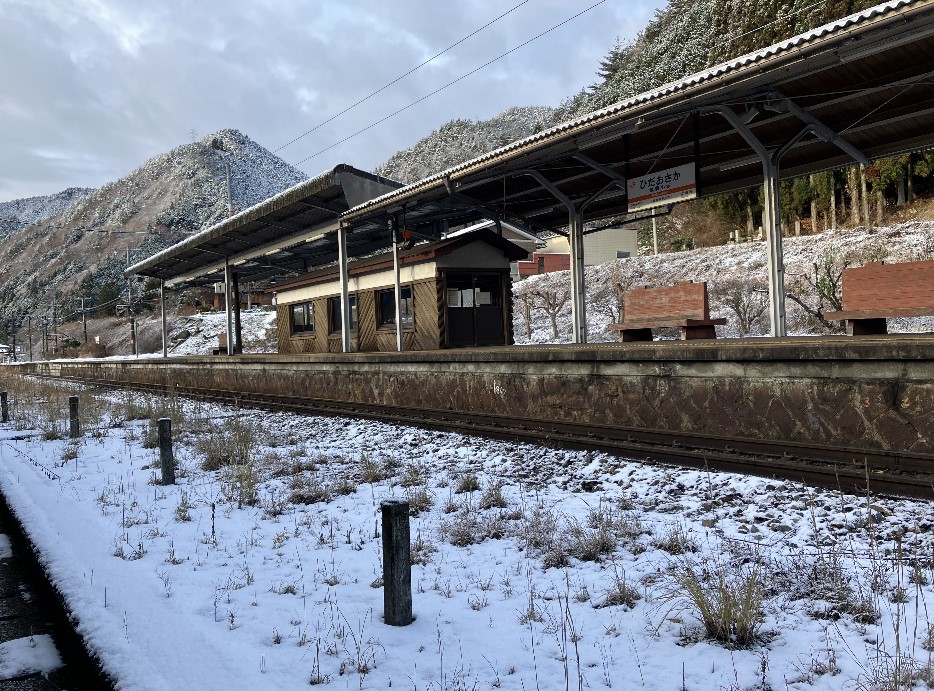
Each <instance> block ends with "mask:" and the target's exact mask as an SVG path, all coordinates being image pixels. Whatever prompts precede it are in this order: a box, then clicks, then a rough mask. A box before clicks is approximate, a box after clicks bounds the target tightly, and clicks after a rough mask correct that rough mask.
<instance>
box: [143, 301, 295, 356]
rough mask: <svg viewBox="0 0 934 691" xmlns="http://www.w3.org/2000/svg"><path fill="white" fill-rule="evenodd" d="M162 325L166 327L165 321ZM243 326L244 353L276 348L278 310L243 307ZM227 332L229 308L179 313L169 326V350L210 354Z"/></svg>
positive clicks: (178, 353)
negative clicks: (218, 310) (227, 310)
mask: <svg viewBox="0 0 934 691" xmlns="http://www.w3.org/2000/svg"><path fill="white" fill-rule="evenodd" d="M159 328H160V329H161V328H162V327H161V325H160V326H159ZM240 329H241V334H242V337H243V352H244V353H270V352H273V353H274V352H276V348H277V346H276V312H275V310H272V309H269V308H266V309H263V308H259V307H254V308H253V309H250V310H247V309H244V310H242V311H241V312H240ZM226 332H227V313H226V312H202V313H198V314H193V315H191V316H187V317H178V318H176V319H175V320H174V321H173V323H172V326H171V328H170V330H169V338H170V341H169V342H170V344H171V345H170V347H169V354H170V355H209V354H210V353H211V351H212V350H213V349H214V348H217V347H218V340H217V337H218V336H219V335H220V334H221V333H226ZM186 334H187V335H186ZM160 354H161V352H160Z"/></svg>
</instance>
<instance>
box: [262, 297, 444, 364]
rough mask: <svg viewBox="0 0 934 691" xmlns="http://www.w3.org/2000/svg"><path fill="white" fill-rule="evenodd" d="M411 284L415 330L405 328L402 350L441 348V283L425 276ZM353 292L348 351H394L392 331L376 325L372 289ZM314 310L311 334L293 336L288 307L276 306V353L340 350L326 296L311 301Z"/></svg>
mask: <svg viewBox="0 0 934 691" xmlns="http://www.w3.org/2000/svg"><path fill="white" fill-rule="evenodd" d="M411 285H412V292H413V295H414V298H415V331H406V332H405V333H404V334H403V336H402V338H403V347H404V348H405V350H436V349H438V348H443V347H444V343H443V341H442V335H441V334H442V325H443V320H444V311H445V310H444V286H443V285H442V282H441V281H440V280H435V279H429V280H427V281H419V282H416V283H413V284H411ZM356 295H357V332H356V333H354V334H351V336H350V349H351V351H352V352H377V351H379V352H391V351H395V350H396V332H395V330H392V329H386V330H382V331H381V330H379V329H378V328H377V321H376V320H377V318H378V316H379V315H378V314H377V308H376V291H375V290H365V291H359V292H357V293H356ZM312 302H313V304H314V312H315V317H314V318H315V331H314V336H308V337H304V338H293V337H292V334H291V325H290V324H291V322H290V309H291V308H290V306H289V305H279V306H277V307H276V316H277V318H278V324H277V337H278V339H277V340H278V345H279V352H280V353H283V354H288V353H340V352H341V351H342V349H341V339H340V336H339V335H334V334H329V333H328V329H329V328H330V319H329V315H328V298H327V297H322V298H317V299H315V300H313V301H312Z"/></svg>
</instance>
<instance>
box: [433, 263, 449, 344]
mask: <svg viewBox="0 0 934 691" xmlns="http://www.w3.org/2000/svg"><path fill="white" fill-rule="evenodd" d="M447 293H448V290H447V281H445V280H444V275H443V274H442V275H440V276H438V280H437V281H435V303H436V305H437V307H436V309H437V314H436V315H435V322H436V323H437V324H438V347H439V348H447V345H448V307H447V304H448V295H447Z"/></svg>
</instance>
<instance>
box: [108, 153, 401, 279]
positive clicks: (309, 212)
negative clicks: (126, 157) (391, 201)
mask: <svg viewBox="0 0 934 691" xmlns="http://www.w3.org/2000/svg"><path fill="white" fill-rule="evenodd" d="M400 187H402V183H399V182H395V181H393V180H389V179H387V178H383V177H380V176H378V175H373V174H372V173H367V172H365V171H362V170H358V169H356V168H354V167H352V166H349V165H339V166H337V167H335V168H333V169H332V170H329V171H327V172H325V173H322V174H321V175H319V176H317V177H315V178H312V179H310V180H306V181H304V182H301V183H299V184H298V185H295V186H294V187H290V188H289V189H287V190H285V191H284V192H281V193H280V194H277V195H275V196H273V197H270V198H269V199H267V200H266V201H264V202H262V203H260V204H257V205H256V206H251V207H250V208H248V209H244V210H243V211H241V212H240V213H238V214H236V215H234V216H231V217H230V218H227V219H224V220H223V221H221V222H220V223H218V224H216V225H214V226H212V227H210V228H208V229H206V230H203V231H201V232H199V233H197V234H195V235H192V236H191V237H189V238H186V239H185V240H184V241H182V242H180V243H178V244H176V245H173V246H171V247H169V248H167V249H165V250H163V251H162V252H159V253H157V254H154V255H153V256H151V257H148V258H147V259H145V260H143V261H141V262H139V263H137V264H134V265H133V266H131V267H129V268H128V269H127V272H126V273H127V275H128V276H129V275H134V274H138V275H142V276H150V277H152V278H158V279H161V280H163V281H165V282H166V284H167V285H168V286H170V287H171V286H177V285H181V284H184V285H209V284H211V283H214V282H219V281H223V280H224V267H225V262H226V263H227V264H229V265H231V266H233V267H234V268H235V270H236V272H237V274H238V275H239V277H240V279H241V280H242V281H260V280H265V279H269V278H272V277H273V276H294V275H297V274H300V273H304V272H305V271H308V270H310V269H314V268H316V267H319V266H322V265H325V264H328V263H333V262H334V261H335V260H336V259H337V246H336V241H335V239H334V238H335V234H336V232H337V227H338V218H339V217H340V215H341V213H343V212H345V211H347V210H348V209H349V208H351V207H353V206H355V205H359V204H360V203H362V202H364V201H366V200H368V199H372V198H374V197H376V196H379V195H380V194H383V193H385V192H388V191H390V190H394V189H398V188H400ZM383 231H384V232H383V233H381V237H378V238H375V237H372V235H371V234H364V233H358V234H357V235H354V236H353V237H352V238H351V240H350V244H351V247H352V248H353V251H354V256H357V255H361V254H369V253H371V252H373V251H375V250H379V249H385V248H386V247H388V246H389V240H388V237H389V234H388V232H387V231H385V228H384V229H383Z"/></svg>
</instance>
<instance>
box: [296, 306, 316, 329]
mask: <svg viewBox="0 0 934 691" xmlns="http://www.w3.org/2000/svg"><path fill="white" fill-rule="evenodd" d="M290 309H291V312H292V333H293V334H300V335H301V334H310V333H314V330H315V309H314V305H313V304H312V303H310V302H304V303H302V304H300V305H292V306H291V308H290Z"/></svg>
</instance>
